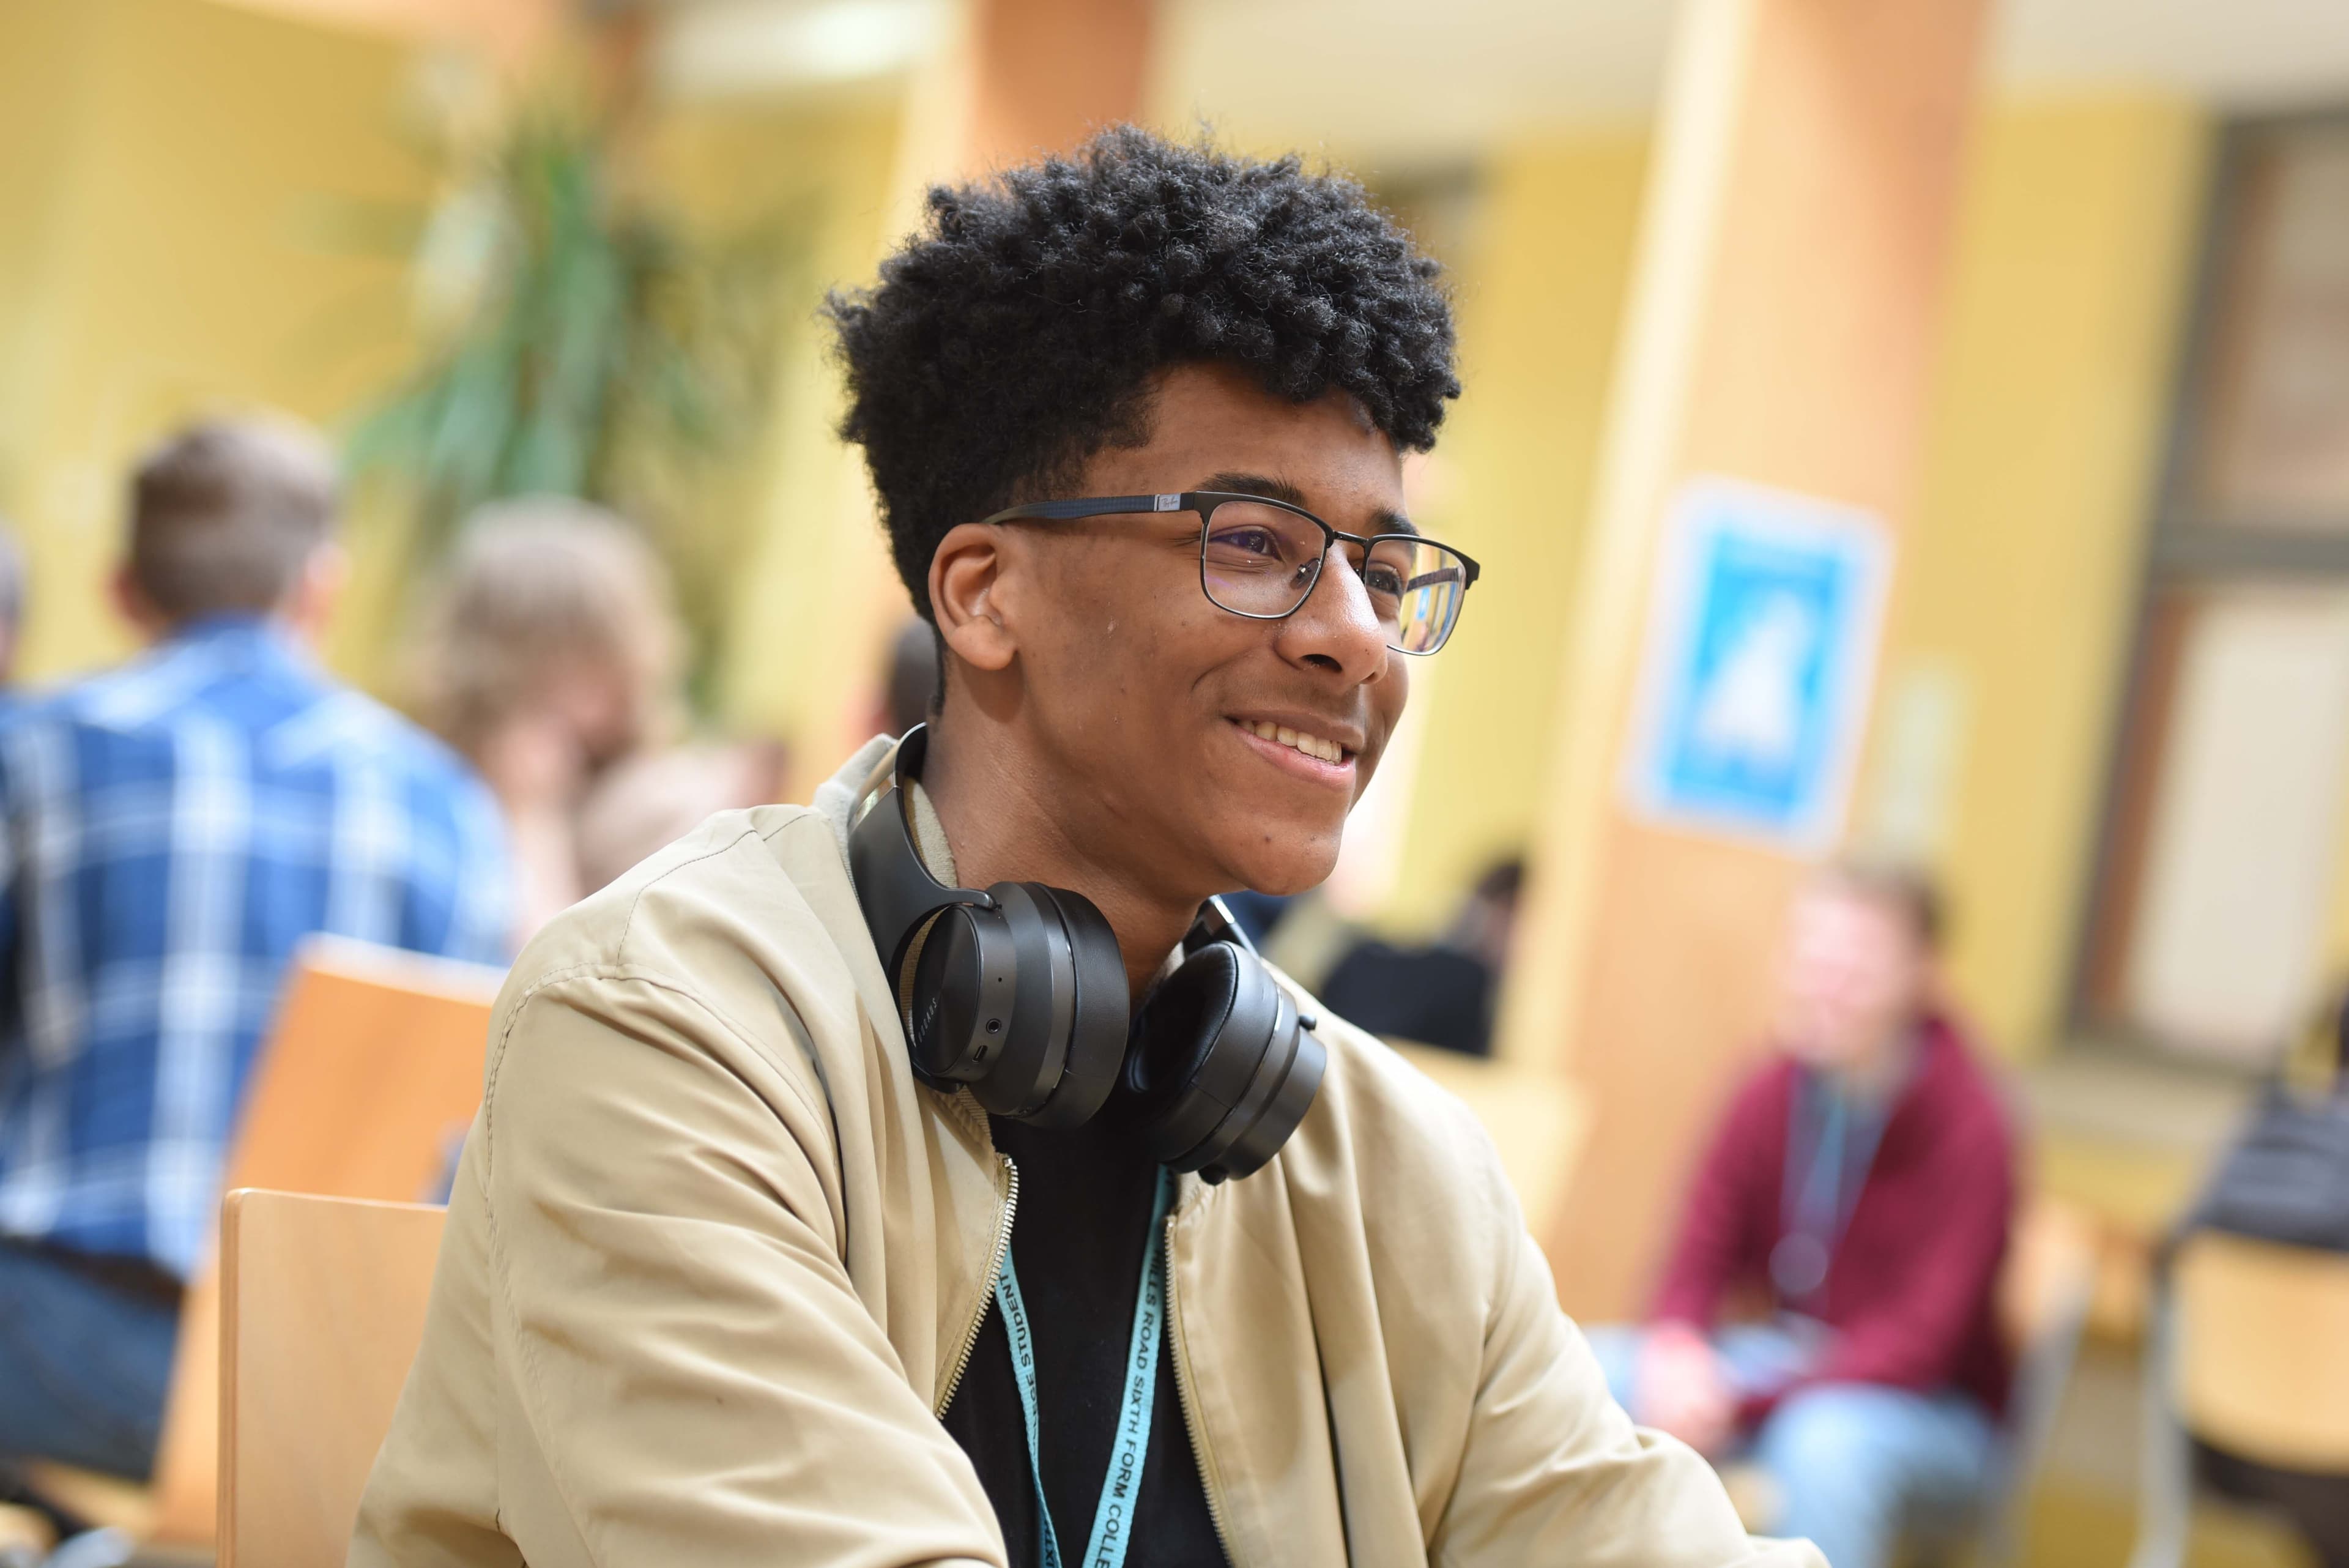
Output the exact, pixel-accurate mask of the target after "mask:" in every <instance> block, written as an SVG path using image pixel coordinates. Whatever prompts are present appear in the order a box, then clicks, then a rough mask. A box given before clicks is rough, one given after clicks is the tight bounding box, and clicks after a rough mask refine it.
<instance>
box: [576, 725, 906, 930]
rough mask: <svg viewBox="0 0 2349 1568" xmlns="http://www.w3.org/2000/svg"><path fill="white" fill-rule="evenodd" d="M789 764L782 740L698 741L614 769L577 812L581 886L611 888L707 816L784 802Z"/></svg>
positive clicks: (628, 759) (646, 754)
mask: <svg viewBox="0 0 2349 1568" xmlns="http://www.w3.org/2000/svg"><path fill="white" fill-rule="evenodd" d="M918 722H920V721H918V720H916V723H918ZM907 727H908V728H911V726H910V725H909V726H907ZM788 762H789V754H788V753H786V751H785V750H784V748H783V745H782V743H781V742H779V741H738V742H709V741H703V742H693V743H691V744H688V745H682V746H671V747H669V748H667V750H665V751H654V752H638V753H636V754H635V755H634V756H631V757H626V758H624V759H622V760H621V761H619V762H616V763H613V764H612V765H611V766H610V767H609V768H607V769H605V772H604V774H603V776H602V777H601V778H599V779H597V780H596V781H595V786H594V787H593V788H592V789H590V790H589V791H588V793H587V799H586V801H585V804H583V805H581V807H580V808H579V833H578V839H579V877H580V885H581V887H582V888H585V891H586V892H589V893H593V892H595V891H596V890H597V889H598V888H605V887H607V886H609V885H610V884H611V883H613V882H614V881H616V880H617V879H618V878H619V877H621V876H622V875H623V874H625V873H626V871H627V869H628V867H631V866H634V865H635V864H636V862H637V861H639V860H642V859H644V858H645V857H647V856H648V855H651V854H652V853H654V852H655V851H656V850H659V849H662V848H665V847H667V846H668V845H670V844H672V843H675V842H676V841H677V840H678V839H680V838H682V837H684V836H686V835H687V834H688V833H690V832H692V831H693V830H694V829H695V828H697V827H698V826H701V824H702V821H703V819H704V818H707V817H709V816H712V815H716V814H717V813H719V812H721V811H738V810H742V809H745V808H747V807H750V806H754V805H769V804H771V803H772V802H774V801H776V800H779V799H781V796H782V789H783V774H784V770H785V767H786V765H787V763H788Z"/></svg>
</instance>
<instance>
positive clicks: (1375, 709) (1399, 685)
mask: <svg viewBox="0 0 2349 1568" xmlns="http://www.w3.org/2000/svg"><path fill="white" fill-rule="evenodd" d="M1370 690H1371V711H1370V716H1369V717H1370V723H1369V730H1370V734H1369V737H1368V738H1369V741H1370V742H1371V743H1370V744H1369V745H1368V746H1366V747H1365V748H1364V749H1363V753H1362V756H1361V759H1360V763H1359V765H1358V766H1357V767H1356V769H1355V774H1356V777H1355V780H1354V798H1355V799H1356V800H1358V801H1359V800H1361V798H1362V792H1363V791H1365V790H1367V789H1369V788H1370V787H1371V779H1372V778H1373V777H1375V776H1376V775H1377V774H1378V770H1379V764H1380V763H1381V762H1382V761H1384V760H1385V757H1386V754H1387V746H1388V744H1389V743H1390V742H1392V741H1393V739H1394V732H1395V729H1396V727H1397V726H1398V725H1400V724H1401V723H1402V715H1403V709H1404V708H1405V706H1406V705H1407V704H1408V703H1409V702H1410V701H1411V660H1410V659H1406V658H1405V657H1404V656H1403V655H1402V654H1400V653H1397V652H1395V651H1394V650H1393V649H1388V651H1387V668H1386V673H1385V674H1383V675H1381V677H1380V678H1379V679H1378V680H1377V682H1376V683H1375V684H1373V685H1372V686H1371V689H1370Z"/></svg>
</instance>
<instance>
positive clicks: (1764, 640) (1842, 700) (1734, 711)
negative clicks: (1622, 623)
mask: <svg viewBox="0 0 2349 1568" xmlns="http://www.w3.org/2000/svg"><path fill="white" fill-rule="evenodd" d="M1891 557H1892V543H1891V537H1890V535H1889V534H1888V533H1887V532H1886V530H1885V528H1884V527H1883V525H1882V524H1879V523H1878V522H1877V521H1876V519H1875V518H1873V517H1872V516H1870V515H1868V514H1867V513H1864V512H1860V511H1857V510H1855V509H1853V508H1850V507H1846V506H1839V505H1836V504H1832V503H1829V502H1824V501H1818V500H1815V499H1813V498H1810V497H1808V496H1802V495H1795V494H1790V493H1785V492H1782V491H1774V490H1765V489H1763V488H1762V487H1760V486H1758V485H1749V484H1744V483H1734V482H1731V481H1726V480H1717V479H1706V480H1698V481H1695V482H1692V483H1691V484H1690V485H1689V486H1688V487H1687V488H1686V489H1684V490H1683V491H1682V493H1681V495H1680V497H1679V498H1678V500H1677V502H1676V503H1675V504H1674V505H1673V507H1672V511H1671V516H1670V518H1669V519H1668V520H1667V524H1666V528H1665V533H1664V537H1663V541H1662V548H1661V555H1660V556H1659V558H1658V561H1657V570H1656V577H1655V587H1654V592H1653V595H1652V597H1651V601H1650V607H1649V626H1648V645H1647V649H1646V662H1645V665H1644V667H1643V669H1642V670H1641V678H1640V697H1639V706H1638V708H1637V710H1636V711H1635V714H1634V722H1633V730H1632V736H1631V748H1630V756H1629V763H1630V771H1629V775H1628V777H1627V778H1626V780H1625V784H1626V786H1627V792H1628V794H1629V795H1630V802H1631V805H1632V808H1633V810H1635V811H1636V812H1638V813H1639V814H1640V815H1643V816H1646V817H1648V818H1650V819H1651V820H1654V821H1657V822H1660V823H1664V824H1669V825H1671V826H1690V827H1697V828H1702V829H1707V830H1711V831H1715V832H1723V833H1728V834H1732V835H1734V836H1740V837H1749V838H1758V839H1762V840H1764V841H1766V842H1768V843H1771V844H1773V845H1775V846H1778V847H1781V848H1785V849H1791V850H1795V851H1799V852H1806V853H1807V852H1816V851H1818V850H1822V849H1826V848H1827V847H1830V846H1833V844H1834V843H1835V842H1836V840H1837V838H1838V836H1840V835H1841V833H1842V830H1843V817H1844V808H1845V804H1846V801H1847V797H1848V795H1849V794H1850V788H1851V775H1852V771H1853V766H1854V763H1855V762H1856V760H1857V754H1858V749H1859V739H1860V734H1861V732H1862V730H1863V729H1864V728H1865V726H1866V723H1867V717H1868V687H1869V683H1870V680H1871V679H1872V677H1873V674H1874V670H1875V663H1876V647H1877V639H1878V632H1879V630H1880V628H1881V625H1882V621H1883V609H1884V594H1885V588H1886V585H1887V582H1888V580H1889V577H1890V575H1891V573H1890V567H1891Z"/></svg>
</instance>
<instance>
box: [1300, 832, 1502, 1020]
mask: <svg viewBox="0 0 2349 1568" xmlns="http://www.w3.org/2000/svg"><path fill="white" fill-rule="evenodd" d="M1525 879H1526V866H1525V862H1524V861H1522V860H1519V859H1516V858H1515V857H1512V858H1510V859H1507V860H1504V861H1501V862H1500V863H1499V864H1497V865H1495V866H1494V867H1492V868H1491V869H1490V870H1488V871H1486V872H1485V874H1484V875H1483V876H1482V877H1478V878H1477V879H1476V886H1475V888H1472V889H1471V890H1470V892H1469V894H1468V899H1467V902H1466V903H1464V904H1463V905H1462V906H1461V909H1460V913H1459V915H1458V916H1457V917H1456V918H1455V919H1454V920H1453V922H1452V929H1450V930H1448V931H1446V932H1445V933H1444V939H1443V940H1441V941H1438V942H1436V943H1435V944H1434V945H1433V946H1431V947H1424V948H1406V947H1396V946H1393V945H1392V944H1390V943H1387V942H1382V941H1380V940H1377V939H1376V938H1371V937H1366V938H1364V939H1362V940H1361V941H1359V942H1357V943H1356V944H1355V945H1354V946H1353V947H1352V948H1351V949H1350V950H1349V951H1348V952H1347V953H1346V955H1345V956H1344V957H1343V958H1340V960H1339V961H1338V964H1337V967H1336V968H1334V969H1332V970H1331V971H1330V974H1329V977H1328V978H1327V979H1326V980H1324V981H1322V982H1321V991H1320V994H1321V1000H1322V1001H1324V1002H1328V1003H1329V1004H1330V1008H1331V1009H1332V1010H1333V1011H1335V1012H1338V1013H1339V1014H1340V1016H1342V1017H1345V1018H1348V1019H1350V1020H1352V1021H1353V1022H1354V1023H1356V1024H1358V1025H1360V1026H1361V1027H1362V1028H1364V1029H1367V1030H1369V1031H1370V1032H1371V1033H1373V1034H1376V1035H1379V1036H1381V1038H1384V1039H1389V1040H1410V1041H1415V1042H1417V1043H1418V1044H1423V1045H1437V1046H1441V1047H1443V1048H1444V1050H1446V1051H1458V1052H1461V1053H1463V1054H1466V1055H1470V1056H1485V1055H1489V1054H1491V1053H1492V1049H1493V1011H1494V1004H1495V1001H1496V1000H1497V998H1498V997H1499V995H1500V990H1501V971H1502V970H1503V969H1504V968H1506V966H1507V964H1508V961H1509V939H1510V936H1511V934H1512V933H1513V932H1514V931H1515V930H1516V920H1517V895H1518V892H1519V890H1520V889H1521V888H1523V887H1524V886H1525Z"/></svg>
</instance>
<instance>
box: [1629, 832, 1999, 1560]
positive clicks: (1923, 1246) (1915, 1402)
mask: <svg viewBox="0 0 2349 1568" xmlns="http://www.w3.org/2000/svg"><path fill="white" fill-rule="evenodd" d="M1939 909H1940V902H1939V899H1938V898H1937V896H1936V895H1935V893H1934V891H1933V888H1932V887H1931V885H1930V883H1929V882H1927V881H1926V880H1925V879H1924V878H1923V877H1920V875H1918V874H1916V873H1914V872H1911V871H1907V870H1904V869H1901V868H1898V867H1871V866H1865V865H1853V866H1848V867H1839V868H1837V869H1835V870H1831V871H1829V872H1827V873H1826V874H1824V875H1822V876H1821V877H1818V878H1817V879H1816V881H1814V882H1813V883H1812V884H1811V885H1810V886H1809V887H1808V888H1805V889H1804V890H1803V892H1802V893H1801V894H1800V895H1799V896H1798V897H1797V898H1795V906H1794V909H1793V910H1792V912H1791V916H1790V918H1789V920H1788V923H1787V937H1786V951H1785V960H1784V973H1783V981H1782V1002H1781V1010H1780V1016H1779V1020H1778V1024H1777V1030H1776V1039H1775V1044H1777V1046H1778V1050H1777V1052H1776V1053H1775V1054H1774V1055H1773V1056H1772V1057H1771V1058H1770V1060H1769V1061H1768V1062H1766V1063H1765V1064H1764V1065H1763V1066H1762V1068H1761V1069H1760V1070H1759V1071H1758V1072H1756V1073H1755V1074H1754V1076H1753V1077H1752V1078H1750V1079H1749V1080H1748V1081H1747V1082H1746V1084H1745V1085H1744V1088H1743V1089H1742V1090H1741V1091H1740V1092H1739V1093H1738V1095H1737V1096H1736V1098H1735V1099H1734V1100H1733V1103H1732V1105H1731V1107H1730V1110H1729V1113H1728V1115H1727V1116H1726V1117H1725V1118H1724V1119H1723V1123H1722V1127H1721V1130H1720V1132H1719V1133H1718V1134H1717V1135H1716V1137H1715V1138H1714V1140H1713V1146H1712V1148H1711V1149H1710V1150H1709V1152H1708V1153H1707V1154H1706V1156H1705V1158H1704V1161H1703V1163H1702V1166H1701V1167H1700V1168H1699V1169H1698V1173H1697V1178H1696V1183H1695V1187H1694V1189H1693V1190H1692V1193H1691V1195H1690V1199H1689V1205H1688V1210H1687V1215H1686V1217H1685V1219H1684V1220H1682V1230H1681V1235H1680V1241H1679V1243H1678V1245H1677V1246H1676V1247H1675V1248H1674V1250H1673V1252H1672V1255H1671V1263H1670V1265H1669V1267H1668V1268H1667V1270H1666V1272H1665V1277H1664V1283H1663V1288H1662V1290H1661V1293H1659V1295H1658V1298H1657V1303H1656V1309H1655V1312H1654V1314H1653V1317H1652V1319H1651V1324H1650V1325H1649V1326H1648V1328H1647V1329H1646V1330H1645V1331H1644V1333H1641V1334H1630V1335H1626V1334H1621V1333H1620V1332H1619V1331H1599V1330H1594V1331H1593V1334H1592V1338H1593V1341H1594V1343H1595V1344H1596V1345H1598V1347H1599V1353H1600V1357H1601V1360H1602V1361H1603V1362H1604V1363H1605V1364H1606V1366H1607V1368H1608V1375H1609V1382H1610V1383H1611V1384H1612V1385H1613V1386H1614V1388H1615V1391H1616V1396H1617V1397H1618V1398H1619V1399H1621V1400H1622V1401H1623V1403H1624V1405H1625V1406H1626V1407H1628V1408H1629V1409H1630V1411H1631V1412H1632V1414H1633V1415H1634V1416H1636V1417H1638V1418H1639V1419H1640V1420H1642V1421H1647V1422H1651V1423H1653V1424H1654V1425H1656V1426H1658V1427H1661V1428H1663V1429H1664V1430H1666V1431H1669V1432H1671V1433H1672V1434H1674V1435H1675V1436H1677V1437H1680V1438H1683V1439H1684V1440H1686V1441H1687V1442H1688V1443H1690V1444H1691V1445H1692V1446H1693V1447H1695V1448H1696V1449H1700V1450H1702V1451H1703V1452H1705V1453H1709V1454H1713V1455H1716V1456H1721V1457H1723V1458H1750V1459H1751V1460H1752V1461H1754V1462H1755V1463H1757V1464H1758V1465H1759V1467H1760V1469H1761V1474H1762V1477H1763V1479H1764V1483H1765V1484H1764V1485H1763V1486H1761V1487H1760V1488H1758V1489H1757V1490H1758V1491H1759V1492H1760V1493H1761V1494H1762V1496H1761V1497H1760V1499H1759V1509H1760V1511H1764V1512H1766V1513H1770V1514H1772V1515H1774V1517H1773V1518H1772V1520H1771V1525H1772V1528H1775V1529H1778V1530H1783V1531H1785V1532H1789V1533H1799V1534H1802V1535H1805V1536H1807V1537H1809V1538H1810V1539H1811V1540H1813V1541H1815V1542H1817V1543H1818V1544H1819V1546H1820V1548H1821V1549H1822V1550H1824V1551H1825V1552H1826V1554H1827V1560H1828V1561H1829V1562H1830V1563H1834V1564H1835V1568H1881V1565H1882V1564H1884V1563H1888V1562H1889V1561H1890V1560H1891V1557H1892V1553H1893V1552H1894V1549H1895V1547H1896V1546H1897V1544H1898V1542H1899V1538H1900V1535H1901V1532H1903V1531H1904V1529H1916V1530H1920V1531H1923V1532H1931V1531H1933V1530H1934V1529H1935V1528H1936V1527H1937V1526H1938V1527H1941V1528H1947V1527H1948V1526H1950V1525H1951V1524H1953V1523H1961V1522H1962V1521H1964V1520H1965V1519H1966V1518H1967V1517H1968V1515H1969V1514H1970V1512H1971V1510H1972V1509H1973V1508H1974V1507H1975V1505H1976V1504H1978V1503H1979V1501H1981V1499H1982V1493H1983V1490H1984V1489H1985V1487H1986V1486H1987V1485H1988V1484H1989V1482H1990V1480H1991V1477H1992V1469H1993V1461H1994V1459H1995V1452H1996V1448H1997V1421H1998V1416H1999V1413H2000V1411H2001V1409H2002V1407H2003V1406H2004V1404H2005V1401H2006V1386H2007V1378H2008V1366H2007V1357H2006V1353H2005V1350H2004V1348H2003V1346H2002V1345H2001V1343H2000V1339H1999V1332H1998V1324H1997V1314H1996V1308H1995V1303H1994V1294H1995V1291H1996V1286H1997V1280H1998V1272H1999V1265H2000V1262H2001V1261H2002V1258H2003V1256H2004V1254H2005V1251H2006V1237H2007V1222H2008V1216H2009V1211H2010V1210H2011V1208H2012V1206H2013V1195H2014V1174H2013V1158H2014V1157H2013V1139H2012V1136H2011V1134H2010V1133H2009V1131H2008V1127H2007V1119H2006V1114H2005V1111H2004V1109H2003V1107H2002V1104H2001V1102H2000V1099H1999V1096H1998V1094H1997V1092H1996V1090H1995V1088H1994V1087H1993V1086H1992V1084H1991V1083H1990V1081H1989V1079H1988V1078H1987V1076H1986V1075H1984V1073H1983V1072H1982V1068H1981V1067H1980V1066H1978V1065H1977V1064H1976V1062H1975V1059H1974V1053H1973V1051H1972V1049H1971V1047H1970V1046H1969V1045H1968V1044H1967V1043H1966V1041H1965V1039H1964V1037H1963V1035H1962V1034H1961V1033H1960V1032H1959V1030H1958V1028H1957V1026H1956V1024H1955V1023H1953V1022H1952V1021H1951V1019H1950V1018H1949V1017H1948V1015H1947V1014H1945V1013H1944V1012H1942V1011H1941V1010H1940V1007H1939V1006H1938V1005H1937V1004H1936V1001H1935V995H1936V992H1937V989H1938V986H1937V982H1936V979H1935V963H1934V960H1935V951H1936V944H1937V941H1938V939H1939V930H1940V914H1939ZM1740 1301H1746V1302H1759V1303H1766V1306H1767V1309H1768V1311H1767V1315H1766V1316H1765V1317H1764V1319H1763V1320H1761V1321H1756V1322H1748V1323H1742V1324H1729V1325H1726V1326H1724V1325H1723V1321H1722V1320H1723V1317H1724V1315H1725V1314H1727V1313H1728V1312H1729V1310H1730V1309H1731V1307H1732V1305H1733V1303H1736V1302H1740Z"/></svg>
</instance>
